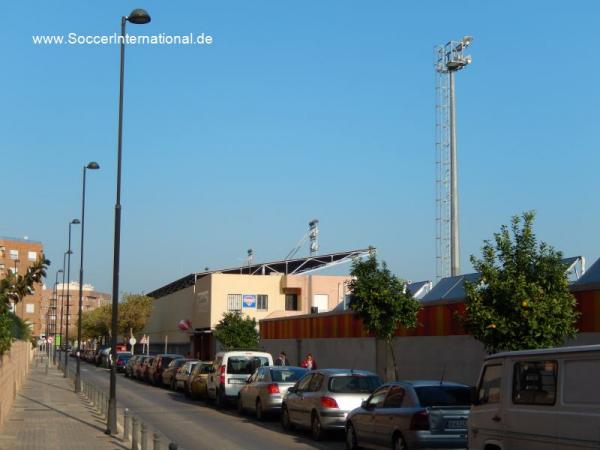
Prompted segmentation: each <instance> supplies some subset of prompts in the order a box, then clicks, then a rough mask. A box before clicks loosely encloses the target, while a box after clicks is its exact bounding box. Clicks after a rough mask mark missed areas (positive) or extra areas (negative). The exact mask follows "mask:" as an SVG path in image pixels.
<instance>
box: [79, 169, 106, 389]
mask: <svg viewBox="0 0 600 450" xmlns="http://www.w3.org/2000/svg"><path fill="white" fill-rule="evenodd" d="M99 168H100V165H99V164H98V163H97V162H94V161H92V162H90V163H88V165H87V166H83V189H82V193H81V244H80V248H79V256H80V260H79V314H78V318H79V320H78V324H77V368H76V370H75V392H80V391H81V373H80V369H79V366H80V363H81V361H80V360H81V310H82V304H83V236H84V227H85V174H86V171H87V169H90V170H98V169H99Z"/></svg>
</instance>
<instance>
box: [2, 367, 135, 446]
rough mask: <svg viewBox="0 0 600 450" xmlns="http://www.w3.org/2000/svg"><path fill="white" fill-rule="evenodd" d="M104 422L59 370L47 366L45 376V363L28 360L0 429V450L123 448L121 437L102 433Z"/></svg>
mask: <svg viewBox="0 0 600 450" xmlns="http://www.w3.org/2000/svg"><path fill="white" fill-rule="evenodd" d="M0 389H2V387H0ZM105 423H106V422H105V420H104V419H103V417H101V416H100V414H99V413H98V412H97V411H96V410H95V409H94V408H93V407H92V406H91V405H90V404H89V402H88V401H87V400H86V399H85V397H84V396H83V395H81V394H75V392H74V390H73V382H72V381H71V380H69V379H67V378H63V375H62V372H60V371H59V370H57V369H55V368H53V367H52V366H50V367H49V368H48V374H47V375H46V365H45V362H43V363H41V364H37V367H36V364H35V363H32V366H31V372H30V373H29V375H28V377H27V380H26V382H25V383H24V384H23V387H22V389H21V390H20V391H19V393H18V394H17V398H16V400H15V403H14V405H13V407H12V409H11V411H10V413H9V415H8V417H7V418H6V421H5V422H4V424H3V426H2V427H1V428H0V450H42V449H43V450H54V449H56V450H71V449H72V450H81V449H84V450H113V449H118V450H122V449H127V448H128V447H127V445H126V444H125V443H124V442H123V441H122V440H121V439H119V438H115V437H111V436H108V435H106V434H104V430H105V428H106V426H105Z"/></svg>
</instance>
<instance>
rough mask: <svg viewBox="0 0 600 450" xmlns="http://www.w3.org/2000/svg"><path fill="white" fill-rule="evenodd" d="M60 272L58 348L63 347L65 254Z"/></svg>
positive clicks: (65, 254)
mask: <svg viewBox="0 0 600 450" xmlns="http://www.w3.org/2000/svg"><path fill="white" fill-rule="evenodd" d="M61 272H62V286H61V292H60V347H59V349H60V348H61V347H62V346H63V317H64V316H65V273H66V272H67V252H65V253H64V254H63V268H62V270H61ZM60 362H61V361H60V356H59V358H58V365H59V367H60Z"/></svg>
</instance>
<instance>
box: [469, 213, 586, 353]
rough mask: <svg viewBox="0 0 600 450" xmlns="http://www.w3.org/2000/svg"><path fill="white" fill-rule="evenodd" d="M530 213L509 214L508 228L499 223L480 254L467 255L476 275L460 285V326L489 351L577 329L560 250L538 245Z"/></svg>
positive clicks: (531, 344)
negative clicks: (462, 309) (477, 277)
mask: <svg viewBox="0 0 600 450" xmlns="http://www.w3.org/2000/svg"><path fill="white" fill-rule="evenodd" d="M534 218H535V214H534V213H533V212H531V211H530V212H525V213H523V214H522V216H521V217H519V216H514V217H513V218H512V223H511V228H510V230H509V228H508V226H506V225H503V226H502V227H501V229H500V233H495V234H494V243H492V242H490V241H485V242H484V246H483V249H482V254H483V255H482V258H481V259H477V258H475V257H474V256H471V263H472V264H473V267H474V268H475V270H477V271H478V272H479V273H480V274H481V278H480V282H479V283H466V284H465V290H466V301H465V315H464V318H463V326H464V329H465V331H467V332H468V333H470V334H471V335H472V336H473V337H475V339H477V340H479V341H480V342H482V343H483V345H484V346H485V349H486V350H487V351H488V352H490V353H495V352H499V351H507V350H521V349H533V348H543V347H554V346H557V345H560V344H562V343H563V342H564V341H565V339H566V338H570V337H574V336H575V334H576V332H577V328H576V326H575V324H576V321H577V317H578V313H577V312H576V310H575V306H576V300H575V298H574V297H573V296H572V295H571V293H570V292H569V288H568V280H567V274H566V271H565V266H564V264H563V263H562V262H561V259H562V253H561V252H559V251H556V250H554V248H552V247H551V246H549V245H547V244H546V243H544V242H541V243H540V244H539V245H538V243H537V240H536V237H535V234H534V232H533V221H534Z"/></svg>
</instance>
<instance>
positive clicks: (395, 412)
mask: <svg viewBox="0 0 600 450" xmlns="http://www.w3.org/2000/svg"><path fill="white" fill-rule="evenodd" d="M472 390H473V389H472V388H471V387H470V386H467V385H464V384H458V383H451V382H447V381H444V382H440V381H397V382H394V383H389V384H385V385H383V386H380V387H379V388H378V389H377V390H376V391H375V392H374V393H373V394H372V395H371V396H370V397H369V398H368V399H367V400H365V401H364V402H363V403H362V405H361V406H360V407H359V408H356V409H355V410H353V411H351V412H350V413H349V414H348V418H347V420H346V448H347V449H348V450H356V449H359V448H381V447H385V448H392V449H412V448H415V449H416V448H427V449H448V448H453V449H456V448H467V418H468V416H469V407H470V399H471V392H472Z"/></svg>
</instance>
